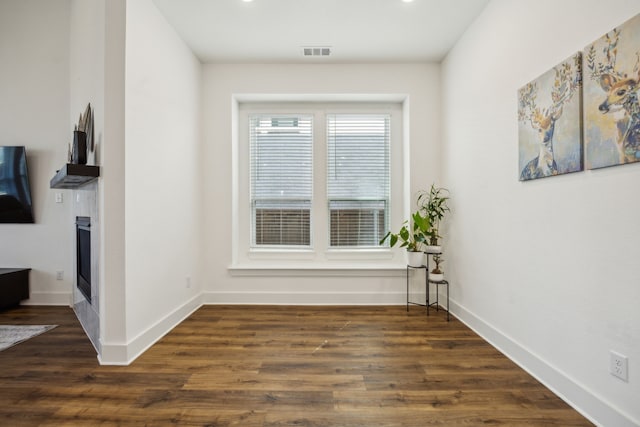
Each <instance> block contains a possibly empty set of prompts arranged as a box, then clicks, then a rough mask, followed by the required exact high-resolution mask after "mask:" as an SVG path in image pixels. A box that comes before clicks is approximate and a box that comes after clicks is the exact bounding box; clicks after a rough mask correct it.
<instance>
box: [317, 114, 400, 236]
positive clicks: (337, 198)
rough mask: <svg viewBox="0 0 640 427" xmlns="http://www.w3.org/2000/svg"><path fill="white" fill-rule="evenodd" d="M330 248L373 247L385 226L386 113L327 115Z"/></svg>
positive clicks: (386, 215) (387, 127) (387, 124)
mask: <svg viewBox="0 0 640 427" xmlns="http://www.w3.org/2000/svg"><path fill="white" fill-rule="evenodd" d="M327 150H328V152H327V167H328V171H327V199H328V206H329V223H330V224H329V234H330V237H329V244H330V246H331V247H336V248H339V247H354V246H355V247H358V246H359V247H376V246H379V242H380V239H381V238H382V237H383V236H384V234H385V233H386V230H387V229H388V218H389V214H388V210H389V209H388V207H389V115H364V114H357V115H356V114H329V115H327Z"/></svg>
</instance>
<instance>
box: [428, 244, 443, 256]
mask: <svg viewBox="0 0 640 427" xmlns="http://www.w3.org/2000/svg"><path fill="white" fill-rule="evenodd" d="M425 252H426V253H428V254H441V253H442V246H439V245H438V246H427V248H426V249H425Z"/></svg>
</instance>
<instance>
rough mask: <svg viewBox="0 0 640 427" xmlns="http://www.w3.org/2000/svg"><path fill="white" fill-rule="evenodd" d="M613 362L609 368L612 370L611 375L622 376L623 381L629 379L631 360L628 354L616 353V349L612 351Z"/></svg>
mask: <svg viewBox="0 0 640 427" xmlns="http://www.w3.org/2000/svg"><path fill="white" fill-rule="evenodd" d="M610 355H611V362H610V366H609V370H610V371H611V375H613V376H614V377H618V378H620V379H621V380H622V381H628V376H629V371H628V369H629V368H628V366H629V360H628V359H627V356H623V355H622V354H620V353H616V352H615V351H613V350H611V351H610Z"/></svg>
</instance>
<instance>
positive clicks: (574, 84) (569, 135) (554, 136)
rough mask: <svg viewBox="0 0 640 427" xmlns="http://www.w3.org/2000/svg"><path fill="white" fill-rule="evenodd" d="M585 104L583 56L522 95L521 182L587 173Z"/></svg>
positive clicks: (526, 88)
mask: <svg viewBox="0 0 640 427" xmlns="http://www.w3.org/2000/svg"><path fill="white" fill-rule="evenodd" d="M581 100H582V57H581V54H580V52H578V53H576V54H575V55H573V56H571V57H570V58H568V59H567V60H565V61H563V62H562V63H560V64H558V65H557V66H555V67H553V68H552V69H551V70H549V71H547V72H546V73H544V74H543V75H541V76H540V77H538V78H537V79H535V80H533V81H531V82H529V83H527V84H526V85H525V86H524V87H522V88H521V89H520V90H519V91H518V123H519V126H518V141H519V171H520V181H527V180H530V179H537V178H543V177H547V176H553V175H560V174H565V173H569V172H577V171H581V170H582V169H583V164H582V131H581V122H582V110H581V108H582V105H581Z"/></svg>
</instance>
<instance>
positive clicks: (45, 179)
mask: <svg viewBox="0 0 640 427" xmlns="http://www.w3.org/2000/svg"><path fill="white" fill-rule="evenodd" d="M69 8H70V2H69V0H51V1H43V0H5V1H2V2H0V64H2V65H0V145H24V146H26V149H27V162H28V168H29V178H30V181H31V182H30V184H31V195H32V201H33V209H34V216H35V224H19V225H14V224H0V266H2V267H30V268H32V271H31V298H30V300H29V301H28V303H29V304H69V303H70V295H71V281H72V277H73V273H72V271H71V270H72V257H71V255H72V254H71V252H70V251H63V250H60V248H70V247H71V244H72V231H71V227H72V225H71V224H68V221H67V219H68V217H69V212H70V199H68V198H65V199H64V202H63V203H61V204H58V203H55V198H54V196H55V192H56V191H54V190H51V189H49V180H50V179H51V178H52V177H53V176H54V175H55V172H56V170H58V169H60V167H61V166H62V165H63V164H64V163H65V159H66V153H67V144H68V143H69V141H70V139H71V136H72V132H71V131H72V130H73V129H72V128H70V127H69ZM44 28H46V31H43V29H44ZM57 191H58V192H60V190H57ZM64 196H66V194H64ZM58 270H62V271H64V280H62V281H56V271H58Z"/></svg>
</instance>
